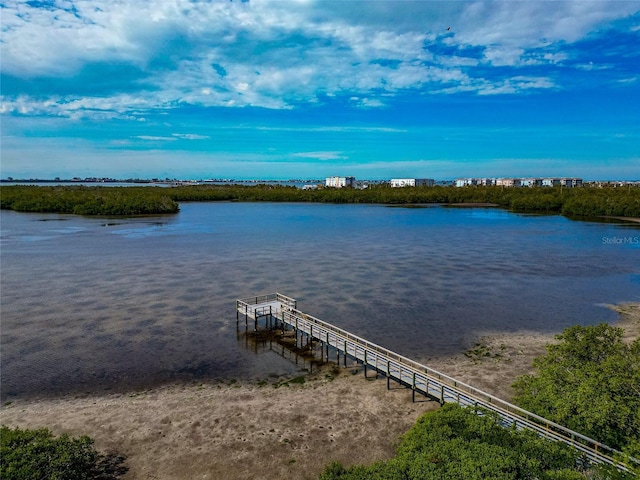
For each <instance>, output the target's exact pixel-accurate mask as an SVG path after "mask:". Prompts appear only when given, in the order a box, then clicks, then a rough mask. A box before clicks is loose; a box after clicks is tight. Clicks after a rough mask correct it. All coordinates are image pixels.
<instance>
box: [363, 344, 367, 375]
mask: <svg viewBox="0 0 640 480" xmlns="http://www.w3.org/2000/svg"><path fill="white" fill-rule="evenodd" d="M362 364H363V365H364V378H367V351H366V350H365V351H364V360H363V361H362Z"/></svg>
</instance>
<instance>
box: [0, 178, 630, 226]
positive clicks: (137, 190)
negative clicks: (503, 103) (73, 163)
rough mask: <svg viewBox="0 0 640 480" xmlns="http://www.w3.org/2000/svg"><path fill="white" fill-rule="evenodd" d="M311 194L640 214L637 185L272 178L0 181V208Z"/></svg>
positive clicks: (139, 206)
mask: <svg viewBox="0 0 640 480" xmlns="http://www.w3.org/2000/svg"><path fill="white" fill-rule="evenodd" d="M187 201H198V202H215V201H240V202H316V203H375V204H387V205H406V206H415V205H420V204H429V203H439V204H456V203H474V204H483V203H489V204H496V205H498V206H500V207H502V208H506V209H509V210H512V211H514V212H530V213H554V214H562V215H566V216H575V217H596V216H618V217H636V218H638V217H640V188H614V187H606V188H595V187H594V188H591V187H583V188H564V189H561V188H559V187H555V188H502V187H464V188H456V187H406V188H391V187H389V186H388V185H373V186H370V187H369V188H366V189H363V190H359V189H353V188H318V189H314V190H302V189H299V188H295V187H289V186H279V185H255V186H253V185H252V186H245V185H190V186H179V187H78V186H70V187H63V186H53V187H51V186H47V187H36V186H4V187H2V188H1V195H0V208H3V209H10V210H15V211H20V212H54V213H74V214H79V215H142V214H152V213H153V214H158V213H176V212H177V211H178V202H187Z"/></svg>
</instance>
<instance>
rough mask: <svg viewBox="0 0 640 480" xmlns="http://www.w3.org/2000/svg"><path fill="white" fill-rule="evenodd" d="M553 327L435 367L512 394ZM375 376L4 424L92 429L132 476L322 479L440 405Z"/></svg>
mask: <svg viewBox="0 0 640 480" xmlns="http://www.w3.org/2000/svg"><path fill="white" fill-rule="evenodd" d="M611 308H613V309H615V310H616V311H618V312H619V313H620V314H621V321H620V322H619V324H618V325H620V326H622V327H624V328H625V332H626V338H627V339H628V340H631V339H634V338H638V336H639V335H640V304H624V305H618V306H611ZM552 340H553V338H552V336H545V335H540V334H536V333H531V332H521V333H518V334H509V335H507V334H498V335H487V336H486V337H482V338H479V339H478V340H477V343H476V345H475V346H474V347H473V348H471V349H470V350H469V351H468V352H467V353H466V354H465V355H459V356H456V357H452V358H446V359H441V360H437V361H434V362H432V363H431V364H430V366H432V367H433V368H436V369H439V370H441V371H442V372H444V373H447V374H449V375H452V376H455V377H457V378H459V379H460V380H462V381H466V382H468V383H471V384H472V385H474V386H476V387H478V388H480V389H483V390H485V391H488V392H490V393H493V394H495V395H498V396H500V397H502V398H505V399H508V398H510V396H511V389H510V385H511V383H512V382H513V380H514V379H515V377H516V376H518V375H521V374H523V373H527V372H531V371H532V369H531V362H532V359H533V358H534V357H535V356H538V355H540V354H543V353H544V345H546V344H547V343H548V342H550V341H552ZM369 374H370V375H371V377H372V378H369V379H365V378H364V376H363V373H362V370H361V369H356V368H346V369H344V368H337V369H335V368H334V367H332V366H326V367H325V368H323V369H322V370H320V371H319V372H317V373H315V374H314V375H313V376H311V377H309V378H307V379H306V381H305V382H304V383H303V384H300V383H295V382H289V383H287V382H286V379H273V378H269V379H265V381H264V382H261V383H260V384H252V385H243V384H237V383H233V384H230V383H226V384H223V383H217V384H193V385H168V386H164V387H160V388H156V389H153V390H149V391H143V392H135V393H129V394H112V395H101V396H95V397H92V396H82V397H67V398H57V399H41V400H29V401H27V400H21V401H16V402H13V403H11V404H9V405H4V406H3V407H2V410H1V411H0V422H1V423H2V424H5V425H9V426H21V427H31V428H35V427H44V426H46V427H49V428H51V429H52V430H53V431H54V432H55V433H58V434H59V433H63V432H67V433H70V434H73V435H82V434H85V435H89V436H91V437H93V438H94V439H95V440H96V446H97V448H98V449H99V450H101V451H103V452H107V453H108V452H119V453H122V454H124V455H126V456H127V461H126V465H127V466H128V467H129V472H128V473H127V474H126V476H125V477H124V478H127V479H134V478H135V479H194V478H201V479H216V478H225V479H247V478H252V479H253V478H255V479H280V478H296V479H298V478H299V479H307V478H309V479H311V478H317V476H318V474H319V473H320V472H321V471H322V469H323V467H324V466H325V465H326V464H327V463H330V462H332V461H335V460H338V461H341V462H343V463H344V464H347V465H350V464H355V463H370V462H372V461H375V460H380V459H385V458H388V457H390V456H391V455H392V454H393V449H394V444H395V443H396V441H397V439H398V437H399V436H400V435H401V434H402V433H404V432H405V431H406V430H408V429H409V428H410V427H411V425H413V423H414V422H415V420H416V419H417V418H418V417H419V416H420V415H421V414H422V413H423V412H425V411H428V410H431V409H435V408H437V406H438V404H437V403H435V402H428V401H422V402H416V403H412V401H411V393H410V391H409V390H406V389H403V388H400V387H399V386H397V385H393V384H392V390H390V391H387V389H386V380H385V379H384V378H382V377H380V378H379V379H377V380H376V379H375V378H373V375H372V373H371V372H369Z"/></svg>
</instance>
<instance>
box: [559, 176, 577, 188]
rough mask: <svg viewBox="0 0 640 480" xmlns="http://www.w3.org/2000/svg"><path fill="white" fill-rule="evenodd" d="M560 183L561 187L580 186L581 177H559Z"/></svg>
mask: <svg viewBox="0 0 640 480" xmlns="http://www.w3.org/2000/svg"><path fill="white" fill-rule="evenodd" d="M560 185H562V186H563V187H568V188H572V187H581V186H582V179H581V178H561V179H560Z"/></svg>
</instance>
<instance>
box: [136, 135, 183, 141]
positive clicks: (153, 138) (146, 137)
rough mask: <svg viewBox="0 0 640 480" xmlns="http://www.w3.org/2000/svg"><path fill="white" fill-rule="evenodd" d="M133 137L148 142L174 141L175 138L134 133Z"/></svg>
mask: <svg viewBox="0 0 640 480" xmlns="http://www.w3.org/2000/svg"><path fill="white" fill-rule="evenodd" d="M134 138H139V139H140V140H148V141H150V142H175V141H176V140H177V139H176V138H173V137H160V136H155V135H136V136H135V137H134Z"/></svg>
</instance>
